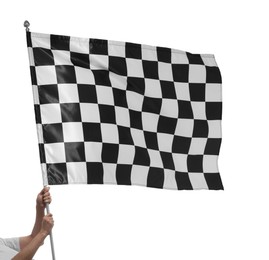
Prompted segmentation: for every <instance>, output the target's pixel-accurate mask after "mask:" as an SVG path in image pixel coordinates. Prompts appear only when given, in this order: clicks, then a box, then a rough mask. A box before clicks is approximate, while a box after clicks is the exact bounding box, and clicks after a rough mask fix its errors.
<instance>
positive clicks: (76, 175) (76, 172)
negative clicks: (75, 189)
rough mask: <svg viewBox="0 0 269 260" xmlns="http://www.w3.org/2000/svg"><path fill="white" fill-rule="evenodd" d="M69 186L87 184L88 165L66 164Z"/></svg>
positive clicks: (83, 163) (78, 163)
mask: <svg viewBox="0 0 269 260" xmlns="http://www.w3.org/2000/svg"><path fill="white" fill-rule="evenodd" d="M66 169H67V178H68V183H69V184H87V179H88V177H87V165H86V163H85V162H71V163H70V162H68V163H66Z"/></svg>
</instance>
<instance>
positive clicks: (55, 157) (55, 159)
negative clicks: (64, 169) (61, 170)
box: [44, 143, 66, 163]
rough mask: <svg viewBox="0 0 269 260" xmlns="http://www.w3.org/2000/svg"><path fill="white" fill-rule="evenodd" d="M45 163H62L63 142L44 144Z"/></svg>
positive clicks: (63, 155) (63, 158)
mask: <svg viewBox="0 0 269 260" xmlns="http://www.w3.org/2000/svg"><path fill="white" fill-rule="evenodd" d="M44 150H45V157H46V163H64V162H65V161H66V159H65V149H64V143H53V144H44Z"/></svg>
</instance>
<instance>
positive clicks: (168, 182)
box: [163, 169, 178, 190]
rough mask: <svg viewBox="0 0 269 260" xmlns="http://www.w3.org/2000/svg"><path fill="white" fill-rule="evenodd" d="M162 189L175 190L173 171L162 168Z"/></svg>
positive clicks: (175, 183)
mask: <svg viewBox="0 0 269 260" xmlns="http://www.w3.org/2000/svg"><path fill="white" fill-rule="evenodd" d="M163 188H164V189H171V190H177V189H178V188H177V182H176V177H175V171H172V170H168V169H164V183H163Z"/></svg>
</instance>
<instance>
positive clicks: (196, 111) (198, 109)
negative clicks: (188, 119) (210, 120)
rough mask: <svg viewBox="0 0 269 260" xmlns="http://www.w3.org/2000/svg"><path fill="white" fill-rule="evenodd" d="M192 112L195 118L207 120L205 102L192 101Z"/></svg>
mask: <svg viewBox="0 0 269 260" xmlns="http://www.w3.org/2000/svg"><path fill="white" fill-rule="evenodd" d="M191 107H192V112H193V117H194V119H204V120H206V114H205V102H196V101H192V102H191Z"/></svg>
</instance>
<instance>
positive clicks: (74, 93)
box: [58, 84, 79, 103]
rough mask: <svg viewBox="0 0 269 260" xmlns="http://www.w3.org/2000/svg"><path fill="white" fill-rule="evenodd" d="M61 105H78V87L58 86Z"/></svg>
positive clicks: (71, 85)
mask: <svg viewBox="0 0 269 260" xmlns="http://www.w3.org/2000/svg"><path fill="white" fill-rule="evenodd" d="M58 92H59V101H60V103H78V102H79V97H78V87H77V85H76V84H58Z"/></svg>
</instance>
